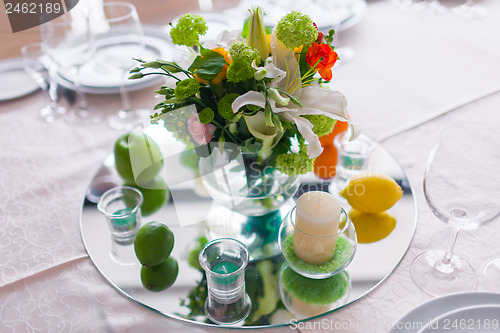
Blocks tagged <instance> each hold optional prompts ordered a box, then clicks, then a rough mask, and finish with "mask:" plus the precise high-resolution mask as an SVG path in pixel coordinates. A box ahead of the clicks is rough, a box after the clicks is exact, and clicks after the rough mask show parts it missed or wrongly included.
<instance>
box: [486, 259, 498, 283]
mask: <svg viewBox="0 0 500 333" xmlns="http://www.w3.org/2000/svg"><path fill="white" fill-rule="evenodd" d="M499 277H500V259H495V260H493V261H490V263H489V264H488V265H486V267H485V268H484V270H483V282H484V285H485V286H486V288H487V289H488V290H491V291H500V278H499Z"/></svg>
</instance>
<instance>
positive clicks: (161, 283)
mask: <svg viewBox="0 0 500 333" xmlns="http://www.w3.org/2000/svg"><path fill="white" fill-rule="evenodd" d="M178 273H179V265H178V264H177V260H175V259H174V257H168V258H167V259H166V260H164V261H163V262H161V263H160V264H159V265H156V266H152V267H142V268H141V282H142V285H143V286H144V288H146V289H148V290H149V291H162V290H165V289H167V288H169V287H170V286H172V285H173V284H174V282H175V279H177V274H178Z"/></svg>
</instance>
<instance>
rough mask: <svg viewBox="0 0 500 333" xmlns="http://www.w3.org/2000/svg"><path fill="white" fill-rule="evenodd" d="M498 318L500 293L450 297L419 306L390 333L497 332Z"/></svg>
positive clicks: (459, 294) (396, 323)
mask: <svg viewBox="0 0 500 333" xmlns="http://www.w3.org/2000/svg"><path fill="white" fill-rule="evenodd" d="M499 314H500V293H488V292H466V293H457V294H451V295H446V296H443V297H439V298H435V299H433V300H430V301H428V302H426V303H423V304H421V305H419V306H417V307H416V308H415V309H413V310H411V311H410V312H408V313H407V314H406V315H404V316H403V317H401V318H400V319H399V320H397V321H396V322H395V323H394V325H393V328H392V329H391V330H390V331H389V332H388V333H400V332H405V333H424V332H475V333H479V332H498V331H500V316H499ZM455 320H457V321H456V325H454V324H453V323H454V322H455ZM495 321H496V322H495ZM485 324H487V326H485ZM436 327H437V328H436Z"/></svg>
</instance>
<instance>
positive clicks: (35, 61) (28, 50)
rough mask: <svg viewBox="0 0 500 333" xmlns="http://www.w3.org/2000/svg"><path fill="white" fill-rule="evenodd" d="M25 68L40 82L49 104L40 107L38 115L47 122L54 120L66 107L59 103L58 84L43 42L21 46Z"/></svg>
mask: <svg viewBox="0 0 500 333" xmlns="http://www.w3.org/2000/svg"><path fill="white" fill-rule="evenodd" d="M21 53H22V55H23V65H24V70H25V71H26V72H27V73H28V74H30V75H31V76H32V77H33V78H34V79H35V81H36V82H37V83H38V85H39V86H40V88H41V89H42V90H43V92H44V96H45V98H46V99H47V104H46V105H45V106H44V107H42V108H41V109H40V112H39V113H38V117H39V118H40V119H41V120H42V121H45V122H47V123H52V122H54V121H55V120H56V119H57V118H58V117H60V116H62V115H63V114H64V113H65V112H66V109H65V108H64V107H62V106H58V105H57V98H56V85H55V84H54V81H53V80H52V79H51V77H50V74H49V68H48V64H47V55H46V53H45V47H44V45H43V44H42V43H39V42H35V43H29V44H26V45H24V46H23V47H22V48H21Z"/></svg>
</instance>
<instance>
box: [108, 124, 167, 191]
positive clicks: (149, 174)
mask: <svg viewBox="0 0 500 333" xmlns="http://www.w3.org/2000/svg"><path fill="white" fill-rule="evenodd" d="M114 155H115V166H116V171H118V174H119V175H120V177H122V178H123V180H125V182H128V183H135V184H137V185H138V186H144V185H145V184H148V183H150V182H151V181H152V180H153V179H154V178H155V177H156V176H157V175H158V173H159V172H160V171H161V168H162V167H163V156H162V154H161V151H160V147H158V144H157V143H156V142H155V141H154V140H153V139H151V138H150V137H149V136H147V135H145V134H136V133H127V134H124V135H122V136H121V137H120V138H119V139H118V140H117V141H116V143H115V147H114Z"/></svg>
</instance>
